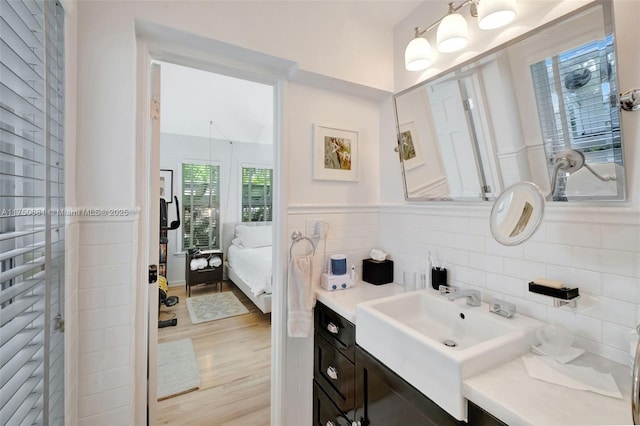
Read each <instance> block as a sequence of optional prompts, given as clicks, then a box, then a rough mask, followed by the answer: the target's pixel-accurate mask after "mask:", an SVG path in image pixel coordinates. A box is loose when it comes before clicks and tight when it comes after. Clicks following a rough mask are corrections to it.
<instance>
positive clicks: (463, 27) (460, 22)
mask: <svg viewBox="0 0 640 426" xmlns="http://www.w3.org/2000/svg"><path fill="white" fill-rule="evenodd" d="M468 33H469V28H468V26H467V21H466V20H465V19H464V17H463V16H462V15H460V14H459V13H450V14H448V15H447V16H445V17H444V19H442V22H440V25H438V33H437V40H438V50H439V51H441V52H445V53H449V52H456V51H458V50H460V49H462V48H463V47H465V46H466V45H467V38H468Z"/></svg>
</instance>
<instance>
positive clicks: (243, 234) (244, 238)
mask: <svg viewBox="0 0 640 426" xmlns="http://www.w3.org/2000/svg"><path fill="white" fill-rule="evenodd" d="M271 233H272V229H271V226H270V225H268V226H246V225H238V226H236V238H237V239H239V240H240V244H241V245H242V246H243V247H244V248H257V247H267V246H271Z"/></svg>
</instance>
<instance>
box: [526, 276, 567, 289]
mask: <svg viewBox="0 0 640 426" xmlns="http://www.w3.org/2000/svg"><path fill="white" fill-rule="evenodd" d="M533 282H534V283H535V284H538V285H542V286H545V287H551V288H564V283H562V282H560V281H556V280H550V279H547V278H536V279H534V280H533Z"/></svg>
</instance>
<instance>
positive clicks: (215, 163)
mask: <svg viewBox="0 0 640 426" xmlns="http://www.w3.org/2000/svg"><path fill="white" fill-rule="evenodd" d="M185 164H192V165H204V166H211V167H218V194H219V197H218V199H219V200H218V206H217V210H218V217H217V220H218V225H217V229H216V231H217V239H216V241H217V247H208V248H204V247H200V248H203V249H207V250H209V249H211V250H219V249H221V241H220V235H221V225H222V206H223V198H224V197H223V194H222V189H223V184H222V181H223V179H224V176H223V170H224V167H223V164H222V163H221V162H220V161H208V160H202V159H193V158H184V159H181V160H180V170H179V174H180V180H179V182H180V188H179V191H180V203H181V206H180V207H181V212H180V214H181V215H182V226H181V232H180V237H179V238H180V243H179V247H180V249H181V252H182V253H186V252H187V250H189V249H190V248H192V247H195V246H191V247H185V245H184V236H185V229H186V215H185V205H186V204H185V200H184V187H183V185H184V176H183V169H184V165H185ZM214 207H215V206H214ZM191 241H192V242H193V237H191Z"/></svg>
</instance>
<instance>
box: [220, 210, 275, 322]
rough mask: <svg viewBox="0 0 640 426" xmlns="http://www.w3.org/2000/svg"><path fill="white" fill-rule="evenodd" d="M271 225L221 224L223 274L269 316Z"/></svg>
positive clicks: (247, 223)
mask: <svg viewBox="0 0 640 426" xmlns="http://www.w3.org/2000/svg"><path fill="white" fill-rule="evenodd" d="M271 241H272V227H271V222H231V223H224V224H222V249H223V251H224V260H225V262H224V266H225V274H226V276H227V278H228V279H230V280H231V281H233V283H234V284H235V285H236V287H238V288H239V289H240V290H241V291H242V292H243V293H244V294H245V295H246V296H247V297H248V298H249V299H250V300H251V301H252V302H253V304H254V305H256V306H257V307H258V309H260V310H261V311H262V312H263V313H265V314H266V313H269V312H271V288H272V287H271V285H272V247H271Z"/></svg>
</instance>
